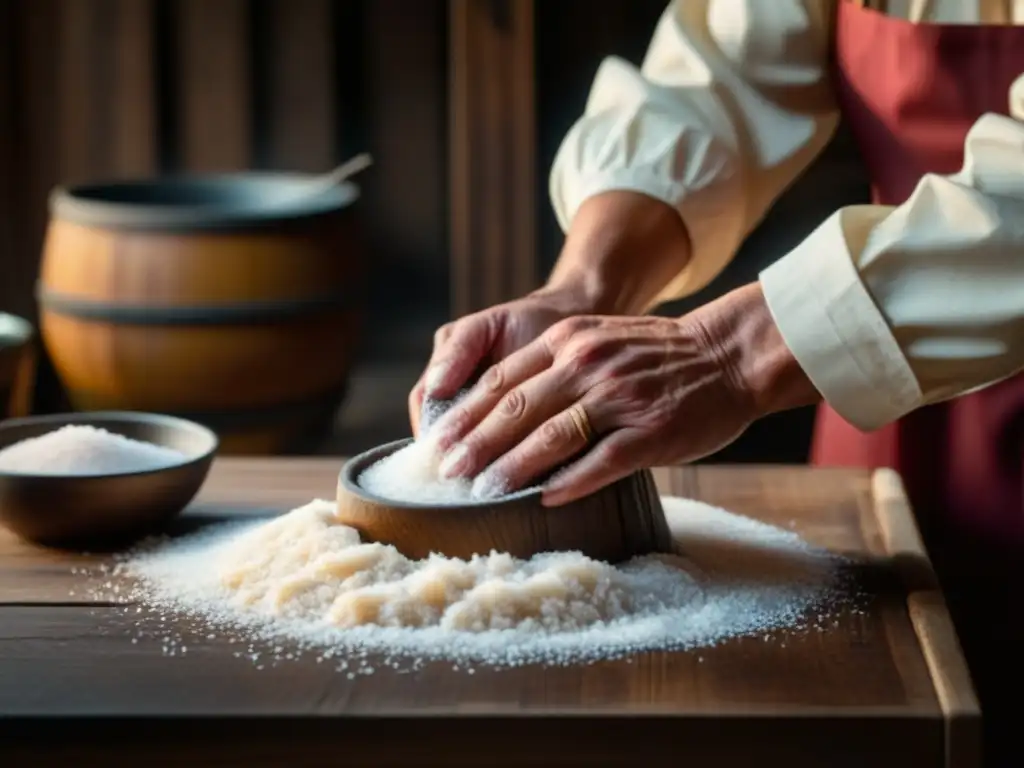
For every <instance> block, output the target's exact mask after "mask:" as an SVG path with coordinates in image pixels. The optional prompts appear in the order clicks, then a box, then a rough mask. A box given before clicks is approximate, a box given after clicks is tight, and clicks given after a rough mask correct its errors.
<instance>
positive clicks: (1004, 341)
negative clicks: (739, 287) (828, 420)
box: [761, 76, 1024, 430]
mask: <svg viewBox="0 0 1024 768" xmlns="http://www.w3.org/2000/svg"><path fill="white" fill-rule="evenodd" d="M1010 100H1011V105H1012V107H1011V108H1012V109H1013V111H1014V115H1015V117H1016V118H1017V119H1014V118H1010V117H1004V116H999V115H993V114H987V115H984V116H982V117H981V119H979V120H978V121H977V122H976V123H975V124H974V126H973V127H972V128H971V130H970V132H969V133H968V136H967V139H966V141H965V145H964V165H963V168H962V170H961V171H960V172H959V173H956V174H953V175H950V176H940V175H927V176H925V177H924V178H923V179H922V180H921V181H920V183H919V184H918V185H917V188H916V189H915V190H914V192H913V194H912V195H911V196H910V198H909V199H908V200H907V202H906V203H904V204H903V205H901V206H899V207H896V208H891V207H882V206H857V207H851V208H846V209H843V210H841V211H839V212H838V213H836V214H835V215H833V216H832V217H831V218H830V219H828V220H827V221H826V222H825V223H824V224H822V225H821V226H820V227H819V228H818V229H817V230H816V231H815V232H814V233H812V234H811V236H810V237H809V238H808V239H807V240H806V241H805V242H803V243H802V244H801V245H800V246H799V247H797V248H796V249H795V250H794V251H792V252H791V253H790V254H788V255H787V256H785V257H783V258H782V259H781V260H779V261H778V262H776V263H775V264H773V265H772V266H771V267H769V268H768V269H767V270H765V271H764V272H763V273H762V275H761V284H762V287H763V290H764V294H765V298H766V300H767V302H768V306H769V308H770V310H771V312H772V315H773V317H774V319H775V321H776V323H777V324H778V326H779V329H780V331H781V332H782V336H783V339H784V340H785V342H786V344H787V346H789V348H790V349H791V350H792V352H793V354H794V356H795V357H796V359H797V361H798V362H799V363H800V365H801V367H802V368H803V369H804V371H805V372H806V373H807V374H808V376H809V377H810V379H811V381H812V382H813V383H814V385H815V386H816V387H817V389H818V390H819V391H820V392H821V394H822V396H823V397H824V398H825V400H826V401H827V402H828V403H829V404H830V405H831V406H832V407H833V408H835V409H836V411H838V412H839V414H840V415H841V416H843V418H845V419H846V420H847V421H848V422H850V423H851V424H853V425H854V426H857V427H859V428H860V429H863V430H871V429H875V428H877V427H880V426H882V425H884V424H887V423H889V422H891V421H894V420H896V419H898V418H900V417H902V416H903V415H905V414H907V413H908V412H910V411H912V410H914V409H915V408H918V407H920V406H922V405H926V404H928V403H934V402H938V401H941V400H946V399H949V398H952V397H955V396H957V395H960V394H964V393H965V392H968V391H970V390H973V389H977V388H979V387H983V386H986V385H988V384H991V383H994V382H996V381H999V380H1001V379H1004V378H1006V377H1008V376H1011V375H1013V374H1014V373H1016V372H1018V371H1020V370H1022V369H1024V122H1022V120H1024V76H1022V77H1021V78H1020V79H1018V81H1017V82H1016V84H1015V85H1014V89H1013V90H1012V91H1011V94H1010Z"/></svg>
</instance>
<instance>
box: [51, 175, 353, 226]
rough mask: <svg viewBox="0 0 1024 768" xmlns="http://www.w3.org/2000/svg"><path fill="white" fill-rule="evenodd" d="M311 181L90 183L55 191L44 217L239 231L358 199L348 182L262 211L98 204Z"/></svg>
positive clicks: (233, 205) (203, 178) (222, 205)
mask: <svg viewBox="0 0 1024 768" xmlns="http://www.w3.org/2000/svg"><path fill="white" fill-rule="evenodd" d="M315 179H316V176H315V175H313V174H302V173H279V172H263V171H247V172H237V173H224V174H181V175H173V176H159V177H152V178H137V179H120V180H109V181H95V182H89V183H82V184H75V185H72V186H59V187H56V188H55V189H54V190H53V192H52V193H51V194H50V213H51V215H52V216H53V217H55V218H57V219H60V220H62V221H67V222H71V223H73V224H80V225H84V226H87V227H99V228H103V229H135V230H157V231H172V232H182V231H194V230H203V229H240V228H246V227H253V226H260V225H267V224H277V223H284V222H289V221H296V220H302V219H309V218H314V217H318V216H324V215H327V214H331V213H337V212H339V211H342V210H345V209H346V208H350V207H351V206H352V205H354V204H355V203H356V201H357V200H358V199H359V197H360V190H359V186H358V185H356V184H355V183H353V182H351V181H347V182H344V183H343V184H339V185H337V186H335V187H332V188H330V189H328V190H325V191H322V192H319V193H316V194H313V195H311V196H310V197H308V198H306V199H297V200H296V201H294V202H288V203H284V204H281V203H274V202H269V203H266V204H265V205H258V204H252V203H250V204H242V203H240V202H239V201H235V202H215V203H196V204H174V203H169V202H168V203H146V202H127V201H123V200H112V199H104V196H105V195H106V196H110V195H111V194H112V193H115V192H120V193H122V194H125V193H130V192H131V191H132V190H146V189H148V190H156V189H160V188H173V187H179V188H186V187H190V186H191V187H195V188H196V189H197V190H198V189H200V188H204V187H205V188H206V189H207V191H210V192H212V191H217V190H219V191H221V192H222V193H229V192H230V191H231V190H232V189H236V190H237V189H241V188H243V187H245V186H246V185H253V184H264V185H268V186H271V187H273V186H279V187H282V188H283V189H285V190H287V189H294V190H295V192H296V197H298V193H299V191H300V187H301V186H302V185H303V184H310V183H313V182H314V180H315Z"/></svg>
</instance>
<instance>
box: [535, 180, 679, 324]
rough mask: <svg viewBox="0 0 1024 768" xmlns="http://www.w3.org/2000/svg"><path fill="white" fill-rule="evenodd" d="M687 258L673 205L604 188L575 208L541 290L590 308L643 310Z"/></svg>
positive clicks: (600, 311)
mask: <svg viewBox="0 0 1024 768" xmlns="http://www.w3.org/2000/svg"><path fill="white" fill-rule="evenodd" d="M689 258H690V239H689V235H688V234H687V231H686V226H685V225H684V224H683V221H682V219H681V218H680V216H679V213H678V211H676V210H675V209H674V208H673V207H672V206H670V205H668V204H667V203H665V202H662V201H661V200H657V199H655V198H653V197H650V196H648V195H644V194H641V193H639V192H631V191H624V190H616V191H610V192H604V193H602V194H599V195H595V196H594V197H591V198H590V199H588V200H587V201H586V202H584V204H583V205H582V206H580V208H579V210H578V211H577V212H576V215H575V216H574V218H573V223H572V226H571V227H570V229H569V233H568V236H567V237H566V242H565V246H564V247H563V249H562V254H561V256H560V257H559V260H558V263H557V264H556V265H555V269H554V271H553V272H552V274H551V277H550V279H549V280H548V282H547V285H546V286H545V289H544V290H549V291H556V292H561V293H566V294H571V295H573V296H575V297H576V299H577V301H579V302H580V303H581V304H583V305H585V306H586V307H588V312H589V313H590V314H606V315H624V314H642V313H643V312H645V311H646V310H647V309H649V308H650V307H651V305H652V304H653V303H654V301H655V300H656V299H657V297H658V295H659V294H660V293H661V291H662V290H663V289H664V287H665V286H666V285H667V284H668V283H669V281H671V280H672V278H674V277H675V276H676V275H678V274H679V272H680V271H682V270H683V269H684V268H685V267H686V264H687V263H688V261H689Z"/></svg>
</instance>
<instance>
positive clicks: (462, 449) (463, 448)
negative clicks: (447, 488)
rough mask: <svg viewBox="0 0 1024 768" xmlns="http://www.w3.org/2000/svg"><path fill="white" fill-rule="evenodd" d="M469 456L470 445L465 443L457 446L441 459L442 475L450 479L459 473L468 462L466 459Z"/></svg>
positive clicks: (440, 468)
mask: <svg viewBox="0 0 1024 768" xmlns="http://www.w3.org/2000/svg"><path fill="white" fill-rule="evenodd" d="M468 458H469V446H467V445H466V444H465V443H463V444H461V445H457V446H455V447H454V448H452V450H451V451H449V452H448V454H447V455H446V456H445V457H444V458H443V459H442V460H441V466H440V467H438V470H439V471H440V472H441V476H442V477H446V478H449V479H451V478H453V477H455V476H456V475H458V474H459V471H460V470H461V469H462V468H463V465H464V464H465V463H466V459H468Z"/></svg>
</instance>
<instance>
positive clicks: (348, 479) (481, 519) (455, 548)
mask: <svg viewBox="0 0 1024 768" xmlns="http://www.w3.org/2000/svg"><path fill="white" fill-rule="evenodd" d="M410 442H411V439H408V438H407V439H405V440H398V441H396V442H392V443H387V444H385V445H381V446H378V447H376V448H373V449H372V450H369V451H366V452H365V453H362V454H360V455H358V456H355V457H354V458H352V459H350V460H349V461H348V462H347V463H346V464H345V466H344V467H343V468H342V471H341V475H340V477H339V479H338V506H337V516H338V519H339V520H340V521H341V522H342V523H344V524H345V525H349V526H352V527H353V528H355V529H356V530H358V531H359V533H360V535H361V536H362V537H363V538H364V539H367V540H370V541H379V542H382V543H385V544H391V545H393V546H394V547H395V548H396V549H398V550H399V551H400V552H401V553H402V554H404V555H406V556H407V557H410V558H414V559H421V558H424V557H427V556H428V555H430V554H431V553H439V554H442V555H445V556H447V557H458V558H463V559H466V558H469V557H472V556H473V555H486V554H488V553H489V552H491V550H496V551H498V552H508V553H509V554H511V555H513V556H515V557H519V558H524V559H525V558H529V557H532V556H533V555H536V554H538V553H541V552H563V551H579V552H582V553H583V554H584V555H586V556H588V557H591V558H594V559H595V560H602V561H605V562H611V563H615V562H621V561H623V560H628V559H630V558H632V557H636V556H638V555H645V554H650V553H652V552H671V551H672V540H671V535H670V532H669V528H668V524H667V522H666V520H665V513H664V510H663V509H662V507H661V500H660V498H659V497H658V491H657V489H656V487H655V484H654V478H653V476H652V475H651V473H650V472H649V471H647V470H644V471H642V472H636V473H634V474H632V475H630V476H628V477H625V478H623V479H622V480H619V481H617V482H615V483H612V484H611V485H609V486H607V487H606V488H604V489H602V490H600V491H598V492H597V493H594V494H592V495H590V496H587V497H585V498H582V499H579V500H577V501H573V502H570V503H568V504H565V505H564V506H561V507H553V508H552V507H544V506H542V505H541V501H540V497H541V492H540V488H536V487H535V488H528V489H525V490H522V491H519V492H517V493H513V494H510V495H508V496H504V497H502V498H500V499H494V500H487V501H475V502H469V503H465V504H458V505H439V504H416V503H410V502H405V501H395V500H393V499H385V498H381V497H379V496H376V495H374V494H372V493H370V492H368V491H366V490H365V489H363V488H362V487H360V485H359V483H358V478H359V476H360V475H361V474H362V473H363V472H364V471H365V470H366V469H368V468H369V467H370V466H371V465H373V464H375V463H376V462H378V461H380V460H381V459H383V458H385V457H386V456H389V455H391V454H392V453H394V452H395V451H397V450H399V449H400V448H404V447H405V446H406V445H408V444H409V443H410Z"/></svg>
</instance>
